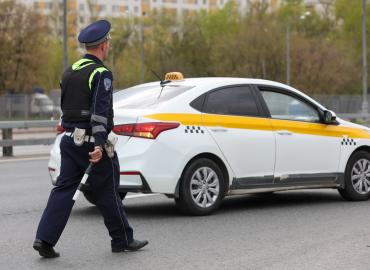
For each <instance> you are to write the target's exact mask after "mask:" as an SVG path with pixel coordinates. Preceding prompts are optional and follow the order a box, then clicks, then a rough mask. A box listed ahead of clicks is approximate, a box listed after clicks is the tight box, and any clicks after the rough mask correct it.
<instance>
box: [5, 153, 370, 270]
mask: <svg viewBox="0 0 370 270" xmlns="http://www.w3.org/2000/svg"><path fill="white" fill-rule="evenodd" d="M46 166H47V160H46V159H40V160H21V161H11V162H4V161H3V160H2V161H0V269H140V270H143V269H194V270H195V269H269V270H271V269H284V270H287V269H288V270H289V269H309V270H312V269H320V270H321V269H336V270H339V269H346V270H349V269H350V270H353V269H354V270H357V269H359V270H360V269H361V270H362V269H370V247H367V245H370V211H369V210H370V202H352V203H349V202H345V201H343V200H342V199H341V197H340V196H339V195H338V194H337V192H336V191H335V190H313V191H299V192H298V191H294V192H283V193H277V194H274V195H253V196H239V197H233V198H228V199H226V200H225V201H224V203H223V204H222V207H221V209H220V210H219V211H218V212H217V213H215V214H214V215H212V216H207V217H187V216H182V215H181V214H179V213H178V212H177V210H176V208H175V204H174V202H173V201H172V200H170V199H167V198H166V197H164V196H162V195H155V196H148V197H140V198H129V199H126V200H125V205H126V210H127V213H128V216H129V219H130V222H131V224H132V226H133V227H134V229H135V236H136V237H137V238H138V239H148V240H149V241H150V244H149V245H148V246H147V247H146V248H145V249H143V250H142V251H139V252H134V253H132V252H131V253H130V252H125V253H122V254H112V253H111V252H110V240H109V237H108V234H107V231H106V229H105V227H104V224H103V220H102V218H101V216H100V214H99V212H98V211H97V209H96V208H95V207H93V206H91V205H89V204H88V203H87V202H86V201H85V200H84V198H83V197H81V198H80V200H79V201H78V202H77V203H76V205H75V207H74V210H73V212H72V215H71V218H70V220H69V223H68V225H67V227H66V229H65V231H64V234H63V235H62V238H61V240H60V242H59V243H58V245H57V247H56V248H57V250H58V251H60V252H61V257H60V258H58V259H54V260H47V259H41V258H40V257H39V256H38V254H37V253H36V252H35V251H34V250H33V249H32V247H31V246H32V242H33V239H34V235H35V230H36V226H37V224H38V221H39V218H40V215H41V213H42V211H43V209H44V207H45V204H46V200H47V197H48V194H49V191H50V188H51V185H50V182H49V178H48V174H47V170H46Z"/></svg>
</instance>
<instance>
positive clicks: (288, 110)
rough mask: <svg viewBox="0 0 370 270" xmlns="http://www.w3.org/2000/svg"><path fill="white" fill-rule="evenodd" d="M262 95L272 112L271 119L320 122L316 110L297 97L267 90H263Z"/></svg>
mask: <svg viewBox="0 0 370 270" xmlns="http://www.w3.org/2000/svg"><path fill="white" fill-rule="evenodd" d="M261 93H262V96H263V99H264V100H265V102H266V105H267V107H268V109H269V111H270V114H271V118H274V119H283V120H294V121H304V122H319V121H320V116H319V114H318V112H317V110H316V109H314V108H313V107H311V106H310V105H308V104H307V103H305V102H303V101H301V100H299V99H297V98H295V97H292V96H290V95H286V94H282V93H279V92H273V91H265V90H262V91H261Z"/></svg>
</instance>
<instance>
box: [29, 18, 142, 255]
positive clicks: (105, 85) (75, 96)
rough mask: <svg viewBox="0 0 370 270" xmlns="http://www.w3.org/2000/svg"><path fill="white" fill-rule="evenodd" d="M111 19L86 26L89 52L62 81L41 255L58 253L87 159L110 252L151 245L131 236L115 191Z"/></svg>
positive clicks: (84, 32)
mask: <svg viewBox="0 0 370 270" xmlns="http://www.w3.org/2000/svg"><path fill="white" fill-rule="evenodd" d="M110 27H111V25H110V23H109V22H108V21H106V20H100V21H97V22H95V23H92V24H91V25H89V26H87V27H86V28H85V29H83V30H82V31H81V33H80V35H79V37H78V40H79V41H80V42H81V43H83V44H85V48H86V51H87V54H86V55H85V56H84V57H83V58H82V59H80V60H79V61H77V62H76V63H74V64H73V65H72V66H71V67H69V68H68V69H67V70H66V71H65V72H64V74H63V78H62V80H61V89H62V96H61V108H62V126H63V127H64V129H65V130H66V133H65V135H64V136H63V138H62V140H61V143H60V150H61V169H60V176H59V178H58V181H57V186H56V187H55V188H53V190H52V191H51V193H50V197H49V200H48V203H47V206H46V208H45V210H44V213H43V215H42V217H41V220H40V223H39V226H38V229H37V233H36V240H35V242H34V244H33V248H34V249H35V250H36V251H38V252H39V254H40V256H42V257H46V258H55V257H58V256H59V253H57V252H55V250H54V248H53V247H54V246H55V244H56V243H57V241H58V239H59V237H60V236H61V234H62V231H63V229H64V227H65V225H66V223H67V220H68V218H69V215H70V213H71V210H72V207H73V204H74V201H73V200H72V197H73V195H74V193H75V191H76V189H77V187H78V185H79V182H80V180H81V178H82V176H83V174H84V171H85V170H86V168H87V167H88V165H89V162H92V163H94V165H93V168H92V171H91V173H90V176H89V179H88V181H89V183H90V186H91V189H92V191H93V195H94V197H95V199H96V205H97V207H98V209H99V210H100V212H101V214H102V216H103V218H104V223H105V226H106V227H107V229H108V232H109V235H110V237H111V238H112V240H111V247H112V252H122V251H125V250H129V251H136V250H138V249H140V248H142V247H144V246H145V245H147V244H148V241H139V240H135V239H134V238H133V230H132V228H131V227H130V225H129V223H128V221H127V217H126V214H125V212H124V209H123V205H122V200H121V199H120V197H119V194H118V192H117V190H118V185H119V177H120V176H119V163H118V159H117V155H116V153H114V157H112V158H110V157H109V156H108V155H107V152H106V151H105V150H104V144H105V143H106V141H107V138H108V133H109V132H110V131H111V130H112V128H113V107H112V81H113V76H112V73H111V72H110V71H109V70H108V68H106V67H105V66H104V64H103V62H102V61H103V60H104V59H106V58H107V56H108V50H109V39H110V36H109V31H110Z"/></svg>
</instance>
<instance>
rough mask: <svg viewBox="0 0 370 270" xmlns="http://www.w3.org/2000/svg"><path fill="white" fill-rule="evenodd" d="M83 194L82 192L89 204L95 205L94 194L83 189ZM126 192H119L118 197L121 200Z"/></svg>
mask: <svg viewBox="0 0 370 270" xmlns="http://www.w3.org/2000/svg"><path fill="white" fill-rule="evenodd" d="M83 194H84V196H85V198H86V200H87V201H88V202H89V203H91V204H93V205H96V199H95V197H94V194H93V193H92V192H91V191H87V190H85V191H83ZM126 194H127V193H126V192H124V193H119V197H120V198H121V200H123V199H125V197H126Z"/></svg>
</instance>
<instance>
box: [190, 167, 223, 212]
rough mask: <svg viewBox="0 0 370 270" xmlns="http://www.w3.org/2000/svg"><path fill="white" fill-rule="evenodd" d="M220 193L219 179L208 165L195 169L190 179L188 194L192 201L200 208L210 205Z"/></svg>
mask: <svg viewBox="0 0 370 270" xmlns="http://www.w3.org/2000/svg"><path fill="white" fill-rule="evenodd" d="M219 193H220V180H219V178H218V176H217V174H216V172H215V171H214V170H213V169H211V168H209V167H201V168H199V169H197V170H196V171H195V172H194V174H193V176H192V177H191V180H190V194H191V198H192V199H193V201H194V203H195V204H196V205H197V206H199V207H201V208H208V207H210V206H212V205H213V204H214V203H215V202H216V200H217V198H218V196H219Z"/></svg>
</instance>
